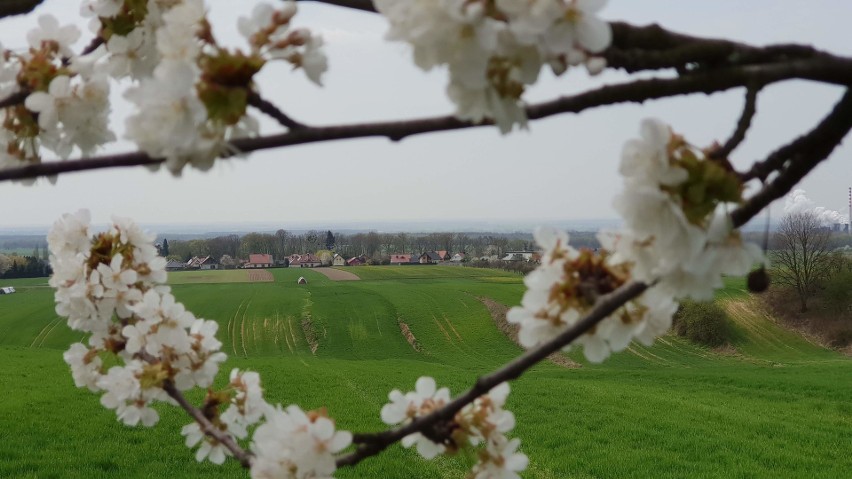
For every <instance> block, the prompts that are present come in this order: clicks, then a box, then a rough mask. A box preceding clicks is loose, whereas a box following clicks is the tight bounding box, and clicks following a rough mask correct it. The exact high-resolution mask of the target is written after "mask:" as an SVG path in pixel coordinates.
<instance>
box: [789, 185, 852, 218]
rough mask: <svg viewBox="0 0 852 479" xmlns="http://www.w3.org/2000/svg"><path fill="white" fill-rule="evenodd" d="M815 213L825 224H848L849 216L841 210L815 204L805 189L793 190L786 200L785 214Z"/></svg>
mask: <svg viewBox="0 0 852 479" xmlns="http://www.w3.org/2000/svg"><path fill="white" fill-rule="evenodd" d="M804 212H811V213H814V214H815V215H816V216H817V218H818V219H819V220H820V222H821V223H822V224H824V225H832V224H835V223H841V224H846V223H848V222H849V218H847V216H846V215H843V214H841V213H840V212H837V211H834V210H830V209H828V208H824V207H822V206H814V202H813V201H812V200H811V199H810V198H808V196H807V195H806V194H805V190H802V189H797V190H793V191H792V192H791V193H790V194H789V195H787V199H786V200H785V201H784V214H791V213H804Z"/></svg>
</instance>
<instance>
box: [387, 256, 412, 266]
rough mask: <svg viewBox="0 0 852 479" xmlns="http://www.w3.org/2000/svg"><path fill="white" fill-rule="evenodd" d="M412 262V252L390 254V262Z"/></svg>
mask: <svg viewBox="0 0 852 479" xmlns="http://www.w3.org/2000/svg"><path fill="white" fill-rule="evenodd" d="M410 262H411V255H410V254H392V255H390V264H408V263H410Z"/></svg>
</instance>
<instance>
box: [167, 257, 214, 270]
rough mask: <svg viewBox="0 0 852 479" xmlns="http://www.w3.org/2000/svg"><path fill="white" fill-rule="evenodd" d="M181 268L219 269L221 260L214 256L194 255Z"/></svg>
mask: <svg viewBox="0 0 852 479" xmlns="http://www.w3.org/2000/svg"><path fill="white" fill-rule="evenodd" d="M166 265H167V266H166V267H168V263H166ZM181 269H219V262H218V261H216V260H215V259H213V257H212V256H193V257H192V259H190V260H189V261H187V262H186V264H185V265H184V267H183V268H181Z"/></svg>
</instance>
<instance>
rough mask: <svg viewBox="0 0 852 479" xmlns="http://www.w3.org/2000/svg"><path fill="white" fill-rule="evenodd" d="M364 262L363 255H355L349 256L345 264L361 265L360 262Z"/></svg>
mask: <svg viewBox="0 0 852 479" xmlns="http://www.w3.org/2000/svg"><path fill="white" fill-rule="evenodd" d="M366 262H367V260H366V258H364V257H363V256H355V257H352V258H349V259H348V260H346V265H347V266H361V265H362V264H364V263H366Z"/></svg>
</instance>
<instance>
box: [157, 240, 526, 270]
mask: <svg viewBox="0 0 852 479" xmlns="http://www.w3.org/2000/svg"><path fill="white" fill-rule="evenodd" d="M157 246H158V249H161V248H162V246H161V245H157ZM225 256H226V258H225V260H224V261H222V258H220V259H217V258H214V257H213V256H209V255H208V256H193V257H192V258H190V259H189V260H188V261H186V262H183V261H177V260H174V259H171V260H169V262H168V263H167V265H166V269H167V270H168V271H180V270H214V269H254V268H320V267H324V266H361V265H366V264H374V265H375V264H387V265H397V266H420V265H439V264H441V265H446V266H461V265H462V264H465V263H475V265H476V266H483V265H482V264H480V263H502V262H519V263H520V262H523V263H530V264H537V263H540V262H541V255H540V253H538V252H536V251H508V252H506V253H505V255H503V256H502V257H500V256H498V255H488V256H480V257H477V258H473V259H471V258H469V257H468V256H467V255H466V254H465V253H464V252H459V253H454V254H451V253H450V252H449V251H447V250H441V251H425V252H423V253H419V254H417V253H393V254H390V255H389V256H388V258H387V259H386V260H385V261H382V260H380V261H378V262H376V261H375V260H373V259H371V258H368V257H367V256H366V255H359V256H352V257H350V258H346V257H344V256H342V255H340V254H338V253H329V252H328V251H324V252H322V253H320V254H319V255H315V254H313V253H304V254H291V255H289V256H286V257H284V258H279V259H275V258H274V257H273V255H271V254H267V253H251V254H249V255H248V258H247V259H236V260H234V259H232V258H231V257H229V256H227V255H225ZM471 265H472V266H473V265H474V264H471ZM485 266H487V265H485Z"/></svg>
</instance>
